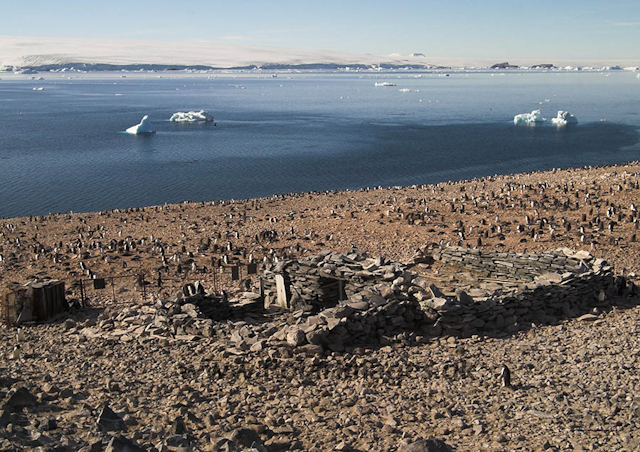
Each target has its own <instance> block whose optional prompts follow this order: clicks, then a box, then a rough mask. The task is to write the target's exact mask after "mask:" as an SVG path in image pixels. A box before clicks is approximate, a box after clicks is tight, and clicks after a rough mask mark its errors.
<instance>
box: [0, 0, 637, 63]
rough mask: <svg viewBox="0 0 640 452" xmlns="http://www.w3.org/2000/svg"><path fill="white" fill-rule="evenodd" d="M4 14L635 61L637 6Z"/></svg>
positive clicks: (395, 47) (72, 1)
mask: <svg viewBox="0 0 640 452" xmlns="http://www.w3.org/2000/svg"><path fill="white" fill-rule="evenodd" d="M1 9H2V14H1V15H0V24H1V26H0V35H5V36H38V37H66V38H107V39H111V38H118V39H143V40H161V41H165V40H171V41H206V42H229V43H235V44H248V45H263V46H275V47H286V48H301V49H324V50H334V51H343V52H353V53H371V54H375V55H388V54H391V53H398V54H402V55H408V54H411V53H413V52H419V53H424V54H425V55H426V56H427V57H428V58H429V59H438V58H478V59H495V60H496V62H499V61H509V60H510V59H511V60H514V59H520V60H535V61H538V62H541V63H542V62H546V61H550V62H553V61H556V60H564V61H572V60H576V61H579V60H585V59H586V60H598V59H613V60H615V59H625V60H638V63H637V64H640V44H639V43H640V1H638V0H597V1H594V0H586V1H578V0H563V1H562V0H561V1H548V0H535V1H493V0H492V1H483V0H473V1H466V0H448V1H440V0H422V1H419V0H415V1H414V0H395V1H391V0H385V1H380V0H368V1H361V0H352V1H350V0H341V1H336V0H323V1H313V2H311V1H304V0H270V1H266V0H261V1H256V0H235V1H228V2H220V1H215V0H207V1H201V0H187V1H183V2H176V1H172V2H166V1H165V2H163V1H159V0H154V1H148V0H137V1H136V0H133V1H132V0H108V1H103V0H91V1H87V0H82V1H78V0H55V1H51V0H29V1H24V0H2V8H1Z"/></svg>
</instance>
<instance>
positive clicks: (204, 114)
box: [169, 110, 213, 122]
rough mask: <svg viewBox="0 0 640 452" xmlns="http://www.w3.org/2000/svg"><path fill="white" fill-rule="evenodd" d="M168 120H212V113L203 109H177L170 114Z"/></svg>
mask: <svg viewBox="0 0 640 452" xmlns="http://www.w3.org/2000/svg"><path fill="white" fill-rule="evenodd" d="M169 121H172V122H213V115H212V114H211V113H209V112H208V111H205V110H200V111H187V112H183V111H179V112H177V113H174V114H173V115H171V118H169Z"/></svg>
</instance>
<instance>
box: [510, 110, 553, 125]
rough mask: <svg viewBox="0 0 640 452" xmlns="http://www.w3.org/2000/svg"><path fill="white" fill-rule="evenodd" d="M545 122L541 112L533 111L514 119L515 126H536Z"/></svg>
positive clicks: (516, 116)
mask: <svg viewBox="0 0 640 452" xmlns="http://www.w3.org/2000/svg"><path fill="white" fill-rule="evenodd" d="M544 121H545V119H544V118H543V117H542V114H541V113H540V110H533V111H532V112H531V113H522V114H519V115H515V116H514V117H513V123H514V124H529V125H535V124H537V123H540V122H544Z"/></svg>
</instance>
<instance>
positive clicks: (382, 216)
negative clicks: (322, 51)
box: [0, 161, 640, 283]
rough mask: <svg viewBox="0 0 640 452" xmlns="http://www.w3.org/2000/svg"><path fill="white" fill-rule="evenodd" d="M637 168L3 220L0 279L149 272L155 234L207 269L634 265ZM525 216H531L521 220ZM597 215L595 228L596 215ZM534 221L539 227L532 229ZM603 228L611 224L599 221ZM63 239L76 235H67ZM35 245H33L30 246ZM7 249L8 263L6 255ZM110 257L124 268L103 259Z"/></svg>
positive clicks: (154, 265) (639, 198) (153, 266)
mask: <svg viewBox="0 0 640 452" xmlns="http://www.w3.org/2000/svg"><path fill="white" fill-rule="evenodd" d="M639 172H640V162H639V161H634V162H628V163H621V164H616V165H601V166H592V167H581V168H568V169H552V170H548V171H533V172H528V173H515V174H505V175H493V176H487V177H480V178H473V179H466V180H460V181H448V182H441V183H437V184H424V185H412V186H407V187H401V186H393V187H386V188H381V187H374V188H371V187H365V188H361V189H354V190H350V189H345V190H328V191H319V192H305V193H287V194H279V195H273V196H269V197H261V198H249V199H238V200H233V199H231V200H216V201H202V202H190V201H184V202H181V203H175V204H163V205H156V206H145V207H131V208H124V209H113V210H103V211H97V212H85V213H77V212H68V213H58V214H50V215H42V216H24V217H15V218H3V219H2V222H3V223H4V225H3V228H2V230H3V236H4V242H5V243H4V247H3V254H4V256H5V259H4V261H3V262H2V263H1V264H0V269H3V275H2V276H0V283H4V282H5V281H6V280H7V279H8V274H12V273H13V274H15V276H16V277H18V278H20V277H22V278H24V277H26V276H28V274H29V273H30V274H31V275H33V274H37V273H38V271H40V272H43V271H44V272H48V273H51V274H52V275H55V276H53V277H56V278H60V277H63V276H66V278H65V279H70V278H71V279H73V278H74V277H80V276H81V275H80V273H79V272H78V269H77V268H75V267H76V266H77V265H78V262H79V261H80V260H89V261H92V262H95V263H96V266H95V269H94V272H93V273H92V274H94V275H96V274H97V275H106V276H110V275H122V274H129V273H131V272H132V271H133V270H134V269H137V270H140V271H144V272H147V273H152V272H155V271H157V269H158V268H160V267H162V266H163V265H164V264H160V259H159V257H158V256H157V253H156V252H155V251H154V246H155V245H157V244H160V243H161V244H162V247H163V248H164V249H165V251H166V252H167V253H171V254H172V255H179V256H180V257H182V254H185V255H187V254H188V255H189V256H190V257H191V258H192V260H193V261H195V262H196V265H197V266H198V267H199V268H203V267H206V266H207V265H208V262H209V261H211V258H212V257H215V258H217V259H220V258H221V257H222V254H224V253H223V250H224V247H229V246H231V248H232V249H233V250H234V252H235V251H237V250H242V253H243V256H245V258H246V256H247V255H249V254H252V255H253V257H254V258H255V259H262V258H263V257H265V256H266V255H268V254H270V257H273V256H277V255H278V254H282V255H284V254H287V255H297V256H303V255H304V254H310V253H313V252H317V251H319V250H321V249H324V248H330V249H333V250H336V251H343V250H344V249H347V248H349V247H350V246H351V245H355V246H356V247H358V248H361V249H363V250H364V251H367V252H368V253H369V254H370V255H372V256H376V255H384V256H385V257H388V258H391V259H394V260H398V261H403V262H407V261H409V260H410V259H411V257H412V255H413V253H414V252H415V250H417V249H419V248H421V247H423V246H424V245H426V244H429V243H440V244H445V243H451V244H457V245H464V246H469V247H475V246H478V247H480V248H483V249H494V248H500V249H505V250H509V251H516V252H526V251H530V252H536V251H540V250H544V249H555V248H560V247H569V248H572V249H576V250H579V249H584V250H587V251H591V252H594V254H595V255H598V256H599V257H604V258H608V259H609V260H611V261H612V262H614V263H615V264H618V262H617V261H619V260H621V261H622V265H618V267H619V268H621V269H622V268H625V269H626V270H627V271H633V272H638V273H640V264H637V263H635V262H634V260H633V259H632V255H633V253H632V252H631V250H639V251H640V247H639V246H638V245H637V244H636V242H632V241H631V239H632V236H633V235H634V234H635V228H636V227H637V224H638V223H637V221H636V218H635V215H634V216H631V212H630V209H631V205H637V206H640V190H636V189H634V188H629V187H628V185H629V184H630V183H635V181H637V179H638V177H637V174H638V173H639ZM565 184H567V185H565ZM614 186H616V192H615V193H614V189H613V187H614ZM618 190H619V191H618ZM611 205H613V206H614V207H613V210H614V211H615V216H616V217H618V216H620V219H621V220H622V215H624V217H625V219H624V221H614V220H615V219H614V218H612V215H613V214H612V213H611V211H610V210H611ZM587 217H588V218H587ZM525 218H529V220H528V221H530V223H531V224H529V225H526V224H525ZM596 219H598V220H599V221H600V222H601V223H602V224H601V225H600V227H598V226H597V225H594V224H593V220H596ZM460 222H462V223H463V224H464V227H463V228H462V230H461V228H460V227H459V226H460V224H459V223H460ZM537 223H544V225H543V226H542V225H538V226H536V227H537V230H536V231H534V232H532V229H533V226H534V225H536V224H537ZM561 223H562V224H561ZM566 223H569V224H570V225H569V226H566ZM610 223H614V224H613V225H612V226H608V225H609V224H610ZM589 224H590V225H589ZM525 226H526V232H525V231H524V229H525ZM571 226H573V228H571ZM585 226H586V229H585ZM567 227H568V228H570V229H568V230H567ZM609 227H610V228H612V229H613V230H612V231H608V230H606V228H609ZM580 228H582V231H583V232H580ZM519 229H520V231H519ZM264 230H275V231H276V232H277V234H278V239H277V241H275V242H273V243H261V242H260V241H259V240H256V236H257V235H258V234H259V233H260V232H261V231H264ZM461 232H462V234H461ZM34 233H35V235H34ZM70 236H75V237H74V240H72V241H69V237H70ZM16 237H21V239H19V240H20V244H19V245H18V244H16V243H12V242H15V239H16ZM78 237H79V238H78ZM125 237H126V238H128V240H129V241H130V242H132V243H133V242H135V243H133V246H134V247H136V245H137V247H136V253H138V254H139V255H138V256H137V257H136V259H137V260H135V261H131V258H132V257H135V256H134V255H130V256H120V254H121V253H118V252H117V251H116V250H113V249H108V243H109V241H113V240H116V241H122V239H123V238H125ZM151 237H152V238H151ZM203 239H207V240H209V241H210V242H211V243H214V244H215V245H217V246H216V248H219V249H218V250H217V251H216V252H212V251H211V250H207V251H202V250H201V249H200V248H201V247H199V246H198V243H199V241H201V240H203ZM38 248H39V251H40V252H35V251H33V250H35V249H38ZM274 248H275V250H272V249H274ZM293 248H296V250H295V251H293ZM198 250H200V251H198ZM192 254H193V256H191V255H192ZM229 254H233V253H229ZM10 255H13V256H14V257H13V265H12V264H11V259H7V256H10ZM55 255H57V258H56V259H55V260H57V262H56V263H54V262H53V260H54V257H55ZM109 256H113V257H114V259H113V260H114V261H119V262H118V264H119V265H120V267H116V266H115V265H114V263H113V262H111V263H109V262H108V261H109ZM235 257H236V258H237V260H238V261H240V260H242V258H239V257H238V256H235ZM64 262H67V264H64V265H60V263H64ZM123 262H124V264H123ZM71 264H73V265H71ZM124 266H126V268H123V267H124ZM70 267H74V268H70ZM165 267H171V265H168V266H165ZM29 269H30V270H31V271H30V272H29V271H27V270H29ZM36 270H37V271H36ZM65 270H66V272H65ZM209 270H210V269H209ZM170 272H171V269H170V268H167V273H170ZM49 276H51V275H49Z"/></svg>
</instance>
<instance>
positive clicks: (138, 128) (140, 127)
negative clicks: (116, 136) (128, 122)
mask: <svg viewBox="0 0 640 452" xmlns="http://www.w3.org/2000/svg"><path fill="white" fill-rule="evenodd" d="M126 132H127V133H130V134H132V135H148V134H151V133H156V129H155V128H154V127H153V124H151V121H150V120H149V116H148V115H145V116H144V118H142V121H140V124H136V125H135V126H133V127H129V128H128V129H127V130H126Z"/></svg>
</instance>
